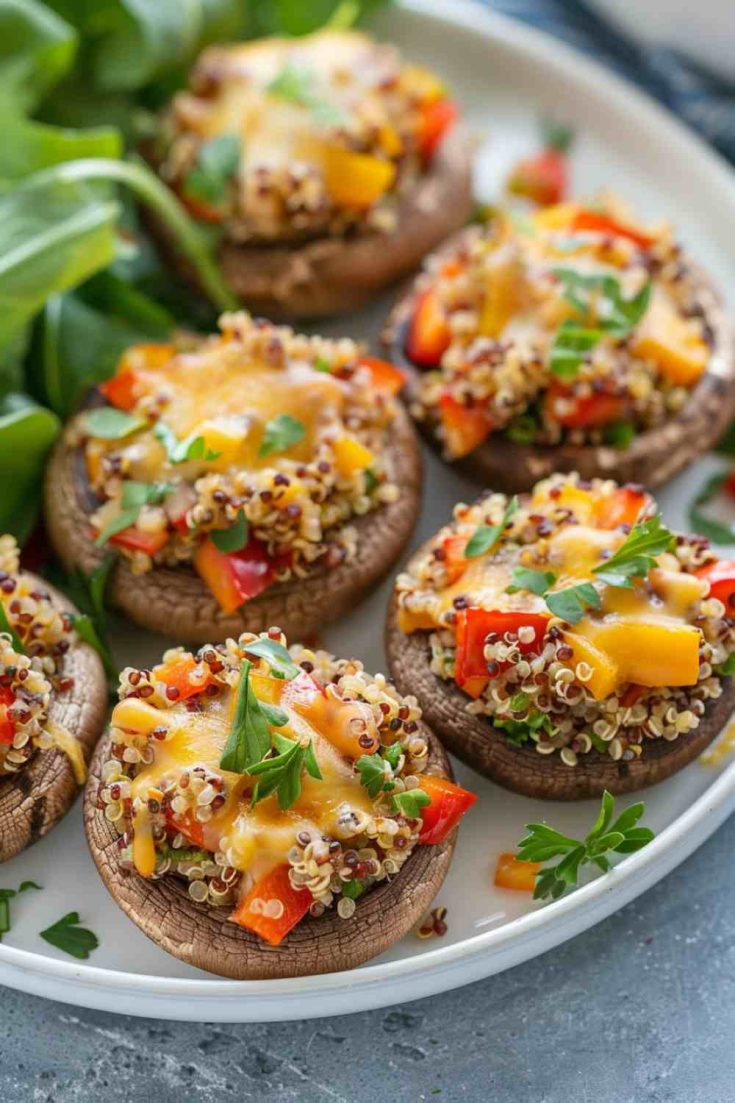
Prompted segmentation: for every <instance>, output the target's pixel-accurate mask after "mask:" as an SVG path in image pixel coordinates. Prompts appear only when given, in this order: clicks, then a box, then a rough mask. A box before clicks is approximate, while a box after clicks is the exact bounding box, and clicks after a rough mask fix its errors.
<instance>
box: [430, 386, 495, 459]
mask: <svg viewBox="0 0 735 1103" xmlns="http://www.w3.org/2000/svg"><path fill="white" fill-rule="evenodd" d="M439 415H440V417H441V423H442V427H443V429H444V441H445V444H446V446H447V451H448V453H449V455H450V457H451V458H452V459H461V458H462V456H466V455H468V454H469V453H470V452H474V450H475V448H478V447H479V446H480V445H481V444H482V443H483V441H485V440H487V438H488V436H489V435H490V433H491V432H492V428H493V423H492V419H491V418H490V415H489V413H488V412H487V410H485V409H483V408H482V407H481V406H464V405H463V404H462V403H461V402H458V401H457V399H456V398H454V397H453V395H450V394H444V395H442V397H441V398H440V399H439Z"/></svg>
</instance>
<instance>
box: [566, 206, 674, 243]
mask: <svg viewBox="0 0 735 1103" xmlns="http://www.w3.org/2000/svg"><path fill="white" fill-rule="evenodd" d="M569 228H570V230H571V231H572V233H585V232H588V233H595V234H605V235H610V236H612V237H625V238H628V240H629V241H633V242H635V244H636V245H640V247H641V248H642V249H650V247H651V246H652V245H653V243H654V241H655V240H656V239H655V238H653V237H651V235H650V234H647V233H645V231H643V230H641V229H640V228H639V227H637V226H629V225H628V224H627V223H622V222H618V221H617V219H614V218H610V217H609V216H608V215H605V214H600V213H599V212H598V211H589V210H587V209H585V208H582V209H581V210H580V211H578V213H577V214H576V215H575V217H574V218H573V220H572V222H571V225H570V227H569Z"/></svg>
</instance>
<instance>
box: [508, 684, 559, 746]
mask: <svg viewBox="0 0 735 1103" xmlns="http://www.w3.org/2000/svg"><path fill="white" fill-rule="evenodd" d="M517 697H527V694H525V693H517V694H516V695H515V697H513V699H512V700H511V703H510V707H511V708H512V709H513V710H514V711H517V712H522V711H523V708H525V707H526V706H525V705H524V706H523V707H518V708H516V706H515V705H514V704H513V702H514V701H515V700H516V698H517ZM493 726H494V727H496V728H500V729H501V730H502V731H503V732H504V733H505V738H506V739H507V740H508V742H509V743H513V744H514V746H516V747H522V746H523V745H524V744H525V743H529V742H530V741H531V739H532V736H533V733H534V732H537V731H544V732H546V734H547V735H553V734H554V725H553V723H552V722H551V718H550V717H549V716H548V715H547V714H546V713H545V712H541V711H540V709H534V710H533V711H532V712H530V713H529V714H528V716H527V717H526V719H525V720H513V719H512V717H510V716H507V717H505V716H504V717H503V718H502V719H497V718H493Z"/></svg>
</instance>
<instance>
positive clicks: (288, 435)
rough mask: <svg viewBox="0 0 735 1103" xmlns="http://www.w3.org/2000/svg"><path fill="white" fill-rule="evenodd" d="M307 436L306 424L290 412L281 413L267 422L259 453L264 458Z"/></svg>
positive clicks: (282, 450) (283, 450) (284, 449)
mask: <svg viewBox="0 0 735 1103" xmlns="http://www.w3.org/2000/svg"><path fill="white" fill-rule="evenodd" d="M305 436H306V426H305V425H304V423H303V422H302V421H299V420H298V418H295V417H291V415H290V414H279V415H278V417H274V418H271V420H270V421H269V422H267V423H266V426H265V432H264V433H263V439H262V441H261V442H260V448H259V449H258V455H259V456H260V457H261V458H262V459H264V458H265V457H266V456H271V455H273V453H274V452H285V451H286V450H287V449H288V448H290V447H291V446H292V445H294V444H298V443H299V441H301V440H303V439H304V437H305Z"/></svg>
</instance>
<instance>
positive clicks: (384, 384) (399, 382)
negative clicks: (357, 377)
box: [360, 356, 406, 395]
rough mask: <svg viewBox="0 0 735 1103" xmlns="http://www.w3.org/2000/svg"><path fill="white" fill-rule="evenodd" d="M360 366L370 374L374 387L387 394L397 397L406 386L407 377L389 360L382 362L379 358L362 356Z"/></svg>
mask: <svg viewBox="0 0 735 1103" xmlns="http://www.w3.org/2000/svg"><path fill="white" fill-rule="evenodd" d="M360 366H361V367H363V368H367V369H368V371H369V372H370V374H371V376H372V378H373V386H374V387H376V388H377V390H379V391H385V393H386V394H390V395H397V394H398V393H399V392H400V391H401V390H402V389H403V387H404V386H405V384H406V377H405V375H404V374H403V372H402V371H401V369H400V368H397V367H396V366H395V364H391V362H390V361H389V360H381V359H380V358H379V357H377V356H362V357H360Z"/></svg>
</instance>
